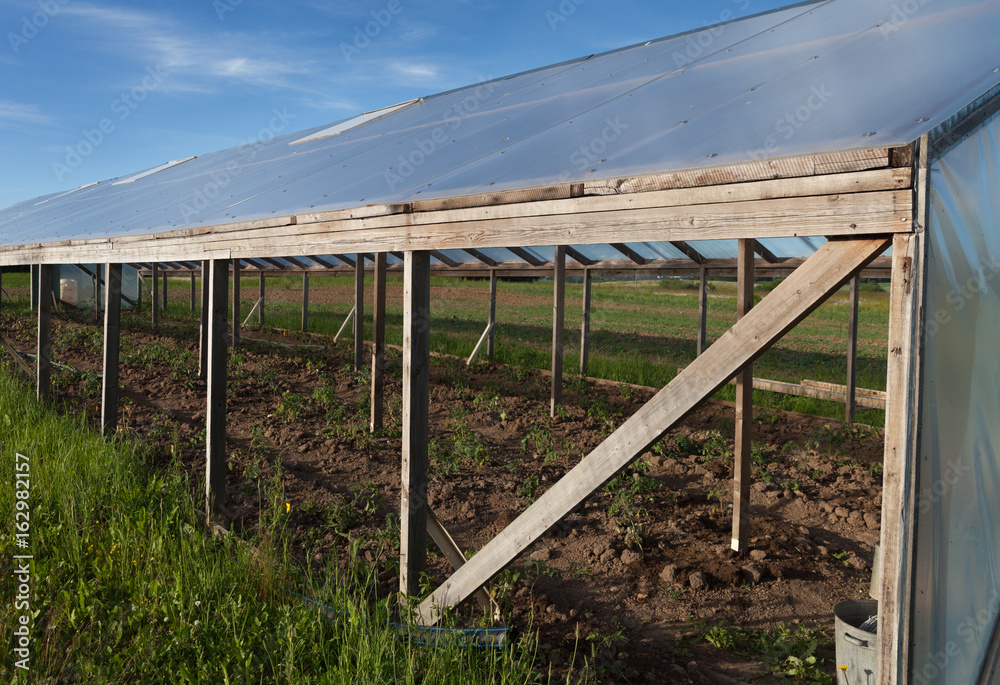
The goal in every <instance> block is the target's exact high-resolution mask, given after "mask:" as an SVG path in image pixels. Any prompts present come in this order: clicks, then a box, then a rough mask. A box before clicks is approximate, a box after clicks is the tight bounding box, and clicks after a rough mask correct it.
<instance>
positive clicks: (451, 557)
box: [427, 507, 493, 613]
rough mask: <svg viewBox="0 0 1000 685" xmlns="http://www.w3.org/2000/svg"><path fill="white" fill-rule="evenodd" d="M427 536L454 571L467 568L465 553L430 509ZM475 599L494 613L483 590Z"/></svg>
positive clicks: (491, 604)
mask: <svg viewBox="0 0 1000 685" xmlns="http://www.w3.org/2000/svg"><path fill="white" fill-rule="evenodd" d="M427 534H428V535H430V536H431V539H432V540H433V541H434V544H435V545H437V548H438V549H439V550H441V553H442V554H444V557H445V559H447V560H448V563H449V564H451V567H452V568H453V569H455V570H456V571H457V570H458V569H460V568H462V567H463V566H465V563H466V561H465V553H464V552H463V551H462V548H461V547H459V546H458V543H457V542H455V538H453V537H452V536H451V533H449V532H448V529H447V528H445V527H444V524H443V523H441V519H439V518H438V517H437V514H435V513H434V510H433V509H431V508H430V507H427ZM475 599H476V602H477V603H478V604H479V606H481V607H482V608H483V609H486V610H488V611H490V613H492V612H493V601H492V600H491V599H490V596H489V594H487V592H486V591H485V590H483V589H482V588H479V589H478V590H476V592H475Z"/></svg>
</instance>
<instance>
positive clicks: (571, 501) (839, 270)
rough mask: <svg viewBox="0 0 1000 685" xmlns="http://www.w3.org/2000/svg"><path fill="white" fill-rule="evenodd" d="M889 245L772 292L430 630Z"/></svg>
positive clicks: (425, 611)
mask: <svg viewBox="0 0 1000 685" xmlns="http://www.w3.org/2000/svg"><path fill="white" fill-rule="evenodd" d="M888 244H889V241H888V240H887V239H885V238H867V239H857V240H831V241H830V242H828V243H826V244H824V245H823V246H822V247H821V248H820V249H819V250H818V251H817V252H816V254H814V255H813V256H812V257H811V258H810V259H809V260H807V261H806V263H805V264H804V265H803V267H802V268H800V269H799V270H798V271H796V272H795V273H794V274H792V275H791V276H789V277H788V278H787V279H786V280H785V281H784V282H782V283H781V284H780V285H779V286H778V287H777V288H775V289H774V291H772V292H771V293H770V294H768V295H767V297H765V298H764V300H763V301H762V302H761V303H760V304H759V305H758V306H757V307H755V308H754V309H753V310H752V311H751V312H750V313H749V314H747V315H746V316H745V317H743V319H742V320H740V321H738V322H736V324H735V325H734V326H733V327H732V328H731V329H730V330H729V332H728V333H727V334H726V335H724V336H722V337H721V338H720V339H719V340H718V341H716V343H715V344H714V345H712V347H711V348H709V350H708V351H706V353H705V354H703V355H702V356H701V357H699V358H698V359H696V360H695V361H694V362H692V364H691V365H690V366H689V367H688V368H687V369H685V370H684V371H683V372H681V373H680V374H678V375H677V376H676V377H675V378H674V379H673V381H671V382H670V384H669V385H667V387H666V388H664V389H663V390H661V391H660V392H659V393H657V394H656V395H655V396H654V397H653V399H652V400H650V401H649V402H648V403H647V404H646V405H645V406H644V407H642V408H641V409H640V410H639V411H638V412H636V413H635V414H634V415H633V416H632V417H631V418H630V419H628V420H627V421H626V422H625V423H624V424H622V426H621V427H619V428H618V430H617V431H615V432H614V433H613V434H612V435H611V436H609V437H608V438H607V439H606V440H605V441H604V442H603V443H602V444H601V445H599V446H598V447H597V448H596V449H595V450H594V451H593V452H591V453H590V454H589V455H588V456H587V457H585V458H584V459H583V460H582V461H581V462H580V463H579V464H577V465H576V466H575V467H574V468H573V469H572V470H571V471H570V472H569V473H568V474H566V476H564V477H563V478H562V479H561V480H559V481H558V482H557V483H555V484H554V485H553V486H552V487H551V488H549V489H548V490H547V491H546V492H545V493H544V494H543V495H542V496H541V497H540V498H539V499H538V500H537V501H535V503H534V504H532V505H531V506H530V507H529V508H528V509H527V510H526V511H525V512H523V513H522V514H521V515H520V516H519V517H518V518H517V519H515V520H514V522H513V523H511V524H510V525H509V526H507V528H505V529H504V530H503V531H502V532H501V533H500V534H499V535H498V536H497V537H495V538H493V540H491V541H490V542H489V543H487V544H486V546H484V547H483V548H482V549H481V550H479V552H477V553H476V555H475V556H474V557H473V558H472V559H470V560H469V562H468V563H467V564H465V566H463V567H462V568H461V569H459V570H458V571H456V572H455V573H454V574H453V575H452V576H451V577H450V578H449V579H448V580H446V581H445V582H444V584H442V585H441V586H440V587H439V588H438V589H437V590H435V591H434V592H433V593H432V594H431V595H430V596H429V597H428V598H427V599H425V600H424V601H423V602H422V603H421V605H420V607H419V617H420V620H421V621H422V622H423V623H425V624H433V623H435V622H436V621H437V620H438V618H439V612H438V609H439V608H443V607H450V606H454V605H455V604H457V603H459V602H461V601H462V600H464V599H465V598H467V597H469V596H470V595H471V594H472V593H473V592H474V591H475V590H476V589H478V588H480V587H482V586H483V584H485V583H487V582H488V581H489V580H490V578H492V577H493V576H495V575H496V574H497V573H499V572H500V571H501V570H503V568H504V567H505V566H506V565H507V564H509V563H510V562H511V561H512V560H513V559H514V558H515V557H517V555H518V554H520V553H521V552H522V551H524V550H525V549H526V548H528V547H529V546H530V545H532V544H533V543H534V542H535V541H536V540H538V539H539V538H540V537H541V536H542V535H544V534H545V533H546V532H547V531H548V530H549V529H550V528H552V526H554V525H555V524H556V523H558V522H559V521H560V520H562V519H563V518H564V517H565V516H566V515H567V514H569V513H570V512H571V511H572V510H573V509H575V508H576V507H577V506H579V505H580V503H581V502H583V501H584V500H585V499H586V498H587V497H589V496H590V495H591V494H592V493H593V492H594V491H595V490H597V489H598V488H600V487H601V486H602V485H604V483H606V482H607V481H608V480H610V479H611V478H613V477H614V476H615V475H616V474H618V473H619V472H620V471H621V470H622V469H624V468H625V467H626V466H628V465H629V464H630V463H631V462H632V461H634V460H635V459H636V458H637V457H639V456H640V455H641V454H642V453H643V452H645V451H646V449H648V448H649V446H651V445H652V444H653V443H655V442H656V441H657V440H659V439H660V438H661V437H662V436H663V435H664V433H666V432H667V431H669V430H670V429H671V428H673V426H675V425H676V424H677V422H678V421H680V420H681V419H682V418H683V417H684V416H685V415H687V414H688V413H689V412H690V411H691V410H692V409H694V408H695V407H696V406H697V405H698V404H699V403H700V402H702V401H703V400H704V399H705V398H706V397H709V396H711V395H712V393H714V392H715V391H716V390H718V389H719V388H721V387H722V386H723V385H725V384H726V383H727V382H728V381H729V379H731V378H732V377H733V376H734V375H736V373H737V372H738V371H739V370H740V369H742V368H743V367H744V366H745V365H747V364H749V363H750V362H752V361H753V360H754V359H756V358H757V357H759V356H760V355H761V354H763V353H764V352H765V351H766V350H767V349H768V348H769V347H770V346H771V345H772V344H773V343H774V342H775V341H776V340H778V339H779V338H780V337H781V336H782V335H784V334H785V333H786V332H788V331H789V330H791V328H792V327H794V326H795V325H796V324H797V323H798V322H800V321H801V320H802V319H804V318H805V317H806V316H808V315H809V313H810V312H812V311H813V310H814V309H815V308H816V307H818V306H819V305H820V304H822V303H823V301H825V300H826V299H827V298H828V297H829V296H830V294H831V293H833V292H836V290H837V289H838V288H840V286H842V285H843V284H844V283H845V282H846V281H847V280H848V279H849V278H851V277H852V276H853V275H854V274H855V273H856V272H857V271H859V270H860V269H862V268H864V267H865V266H866V265H867V264H868V263H869V262H870V261H871V260H872V259H874V258H875V257H876V256H878V255H879V254H880V253H881V252H882V251H883V250H884V249H885V248H886V247H887V246H888Z"/></svg>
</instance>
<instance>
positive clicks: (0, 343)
mask: <svg viewBox="0 0 1000 685" xmlns="http://www.w3.org/2000/svg"><path fill="white" fill-rule="evenodd" d="M0 347H2V348H3V349H5V350H6V351H7V354H9V355H10V358H11V359H13V360H14V363H15V364H16V365H17V368H19V369H21V371H22V372H23V373H24V375H26V376H27V377H28V378H30V379H32V380H34V378H35V372H34V371H32V370H31V367H30V366H28V364H27V362H25V361H24V360H23V359H21V353H20V352H18V351H17V350H15V349H14V348H13V346H11V344H10V343H9V342H7V340H6V339H4V338H3V336H0Z"/></svg>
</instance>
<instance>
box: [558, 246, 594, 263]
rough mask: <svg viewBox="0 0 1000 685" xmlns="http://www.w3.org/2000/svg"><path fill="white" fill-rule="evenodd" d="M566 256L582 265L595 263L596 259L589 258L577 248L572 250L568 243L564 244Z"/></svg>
mask: <svg viewBox="0 0 1000 685" xmlns="http://www.w3.org/2000/svg"><path fill="white" fill-rule="evenodd" d="M566 256H567V257H569V258H570V259H572V260H574V261H575V262H576V263H577V264H582V265H583V266H590V265H591V264H596V263H597V262H596V260H593V259H589V258H588V257H587V256H586V255H585V254H583V253H582V252H580V251H579V250H574V249H573V248H572V247H570V246H569V245H567V246H566Z"/></svg>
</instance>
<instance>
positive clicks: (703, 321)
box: [697, 266, 708, 357]
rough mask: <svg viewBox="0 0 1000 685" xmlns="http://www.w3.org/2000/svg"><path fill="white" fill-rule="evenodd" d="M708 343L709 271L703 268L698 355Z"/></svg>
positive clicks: (701, 271)
mask: <svg viewBox="0 0 1000 685" xmlns="http://www.w3.org/2000/svg"><path fill="white" fill-rule="evenodd" d="M707 343H708V269H707V268H705V267H704V266H702V267H701V269H700V273H699V274H698V355H697V356H699V357H700V356H701V354H702V352H704V351H705V347H706V346H707Z"/></svg>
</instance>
